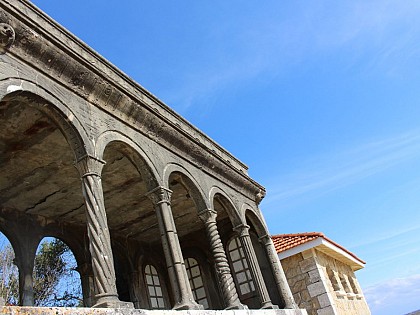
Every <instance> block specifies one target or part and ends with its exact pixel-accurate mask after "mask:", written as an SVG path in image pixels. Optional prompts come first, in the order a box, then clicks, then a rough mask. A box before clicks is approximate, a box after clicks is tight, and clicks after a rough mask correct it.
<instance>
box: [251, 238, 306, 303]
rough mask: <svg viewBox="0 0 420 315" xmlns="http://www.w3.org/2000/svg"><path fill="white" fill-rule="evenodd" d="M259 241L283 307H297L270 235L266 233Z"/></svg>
mask: <svg viewBox="0 0 420 315" xmlns="http://www.w3.org/2000/svg"><path fill="white" fill-rule="evenodd" d="M259 241H260V243H261V244H262V245H263V246H264V249H265V252H266V255H267V258H268V261H269V263H270V267H271V271H272V273H273V276H274V280H275V282H276V285H277V290H278V291H279V294H280V296H281V297H282V299H283V302H284V304H285V308H291V309H297V308H298V307H297V305H296V303H295V300H294V298H293V294H292V291H291V290H290V287H289V284H288V283H287V279H286V275H285V274H284V270H283V267H282V266H281V264H280V261H279V256H277V252H276V249H275V248H274V244H273V240H272V239H271V236H270V235H268V234H266V235H263V236H261V237H260V238H259Z"/></svg>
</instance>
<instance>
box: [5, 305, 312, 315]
mask: <svg viewBox="0 0 420 315" xmlns="http://www.w3.org/2000/svg"><path fill="white" fill-rule="evenodd" d="M0 314H8V315H108V314H109V315H111V314H112V315H307V313H306V311H305V310H299V309H296V310H291V309H288V310H274V309H270V310H229V311H222V310H218V311H209V310H194V311H192V310H188V311H173V310H167V311H164V310H155V311H150V310H133V309H112V308H108V309H104V308H102V309H101V308H65V307H19V306H5V307H0Z"/></svg>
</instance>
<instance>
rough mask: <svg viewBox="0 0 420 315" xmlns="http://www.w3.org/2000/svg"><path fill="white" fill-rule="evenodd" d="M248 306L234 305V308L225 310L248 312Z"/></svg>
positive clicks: (229, 307) (230, 307)
mask: <svg viewBox="0 0 420 315" xmlns="http://www.w3.org/2000/svg"><path fill="white" fill-rule="evenodd" d="M247 309H248V306H246V305H244V304H238V305H232V306H228V307H226V308H225V310H227V311H230V310H247Z"/></svg>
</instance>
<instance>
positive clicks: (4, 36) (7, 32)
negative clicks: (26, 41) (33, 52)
mask: <svg viewBox="0 0 420 315" xmlns="http://www.w3.org/2000/svg"><path fill="white" fill-rule="evenodd" d="M14 41H15V30H14V29H13V27H11V26H10V25H9V24H6V23H0V54H4V53H5V52H6V50H7V49H8V48H9V47H10V46H12V45H13V43H14Z"/></svg>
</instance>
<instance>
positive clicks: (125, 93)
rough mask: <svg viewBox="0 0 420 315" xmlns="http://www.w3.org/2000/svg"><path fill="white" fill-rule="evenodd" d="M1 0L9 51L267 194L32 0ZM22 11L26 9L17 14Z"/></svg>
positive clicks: (207, 167)
mask: <svg viewBox="0 0 420 315" xmlns="http://www.w3.org/2000/svg"><path fill="white" fill-rule="evenodd" d="M3 2H4V4H5V5H3V8H2V9H3V10H2V11H1V12H0V23H4V24H6V25H9V26H10V27H11V28H12V29H13V30H14V32H15V34H16V35H15V37H16V40H15V43H14V45H13V46H12V47H10V48H9V49H8V53H9V54H11V55H14V56H15V57H17V58H18V59H20V60H22V61H24V62H25V63H28V64H30V66H31V68H33V69H34V70H35V69H36V71H39V72H40V73H43V74H44V75H46V76H47V77H49V78H53V80H55V81H57V82H59V83H60V85H62V86H64V87H66V88H68V89H70V90H71V92H72V93H76V94H77V95H78V96H80V97H81V98H83V99H84V100H85V101H87V102H89V103H90V104H95V106H97V107H99V108H101V109H102V110H104V111H106V112H107V113H108V114H110V115H112V116H114V117H115V118H117V119H119V120H122V121H123V122H124V123H125V124H128V125H130V126H131V127H133V128H135V129H136V130H137V131H139V132H141V133H143V134H144V135H145V136H146V137H148V138H150V139H152V140H153V141H155V142H157V143H159V144H161V145H162V146H164V147H166V148H167V149H168V150H170V151H173V152H174V153H176V154H178V155H179V156H181V157H188V161H189V162H190V163H195V164H196V166H197V167H199V168H201V169H203V170H204V171H206V172H208V173H209V174H213V175H214V176H217V177H218V178H220V179H222V178H226V180H227V182H228V183H229V182H230V183H233V184H234V186H240V187H241V188H242V190H245V191H246V192H247V196H248V197H251V198H252V199H253V200H255V198H260V197H256V196H257V194H259V195H260V196H261V194H262V195H264V194H265V189H264V188H263V187H262V186H261V185H259V184H258V183H256V182H255V181H253V180H252V179H251V178H249V177H248V176H247V169H248V167H247V166H246V165H245V164H243V163H242V162H240V161H239V160H238V159H236V158H235V157H234V156H232V155H231V154H230V153H229V152H227V151H226V150H225V149H223V148H222V147H220V146H219V145H218V144H217V143H215V142H214V141H213V140H211V139H210V138H209V137H207V136H206V135H205V134H203V133H202V132H201V131H199V130H198V129H197V128H195V127H194V126H193V125H191V124H190V123H189V122H187V121H186V120H185V119H184V118H182V117H181V116H180V115H178V114H177V113H175V112H174V111H173V110H171V109H170V108H169V107H168V106H166V105H165V104H164V103H163V102H161V101H160V100H159V99H157V98H156V97H155V96H154V95H152V94H151V93H150V92H148V91H147V90H145V89H144V88H143V87H141V86H140V85H138V84H137V83H135V82H134V81H133V80H131V79H130V78H129V77H127V76H126V75H125V74H124V73H122V72H121V71H120V70H118V69H117V68H116V67H115V66H113V65H112V64H110V63H109V62H108V61H106V60H105V59H104V58H102V57H101V56H100V55H98V54H97V53H96V52H94V51H93V50H92V49H90V48H89V47H88V46H87V45H86V44H84V43H83V42H81V41H80V40H79V39H77V38H76V37H74V36H73V35H72V34H70V33H69V32H67V31H66V30H65V29H63V28H62V27H61V26H60V25H58V24H57V23H56V22H54V21H53V20H52V19H50V18H49V17H48V16H46V15H44V14H42V12H40V11H39V10H38V9H37V8H36V7H35V6H33V5H32V4H31V3H30V2H27V1H24V0H19V1H15V0H13V1H10V0H4V1H3ZM23 11H24V12H25V15H22V14H20V12H23ZM40 25H42V27H40ZM7 46H10V44H7ZM33 74H35V73H33Z"/></svg>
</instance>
